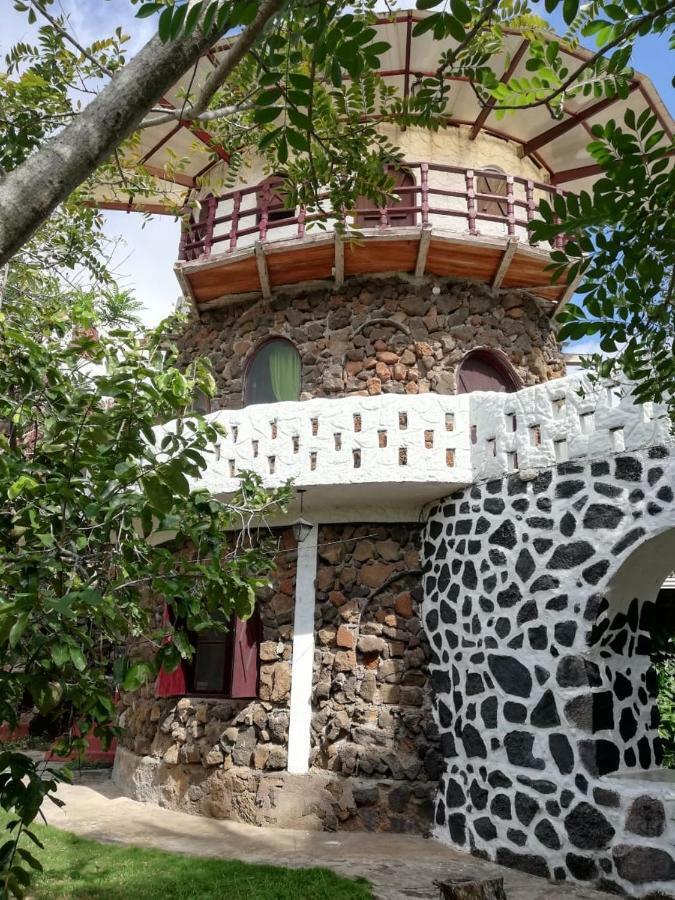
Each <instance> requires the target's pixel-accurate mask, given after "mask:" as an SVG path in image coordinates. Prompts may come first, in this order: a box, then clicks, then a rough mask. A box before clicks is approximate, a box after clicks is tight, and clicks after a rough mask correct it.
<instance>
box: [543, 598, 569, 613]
mask: <svg viewBox="0 0 675 900" xmlns="http://www.w3.org/2000/svg"><path fill="white" fill-rule="evenodd" d="M546 609H552V610H554V611H555V612H561V611H562V610H563V609H567V594H559V595H558V596H557V597H552V598H551V599H550V600H549V601H548V603H547V604H546Z"/></svg>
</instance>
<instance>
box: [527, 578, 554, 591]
mask: <svg viewBox="0 0 675 900" xmlns="http://www.w3.org/2000/svg"><path fill="white" fill-rule="evenodd" d="M559 584H560V582H559V581H558V579H557V578H554V577H553V575H540V576H539V577H538V578H535V580H534V581H533V582H532V584H531V585H530V593H531V594H536V593H537V591H553V590H555V589H556V588H557V587H558V585H559Z"/></svg>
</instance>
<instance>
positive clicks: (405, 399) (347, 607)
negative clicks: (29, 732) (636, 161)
mask: <svg viewBox="0 0 675 900" xmlns="http://www.w3.org/2000/svg"><path fill="white" fill-rule="evenodd" d="M416 15H418V14H417V13H416V14H414V15H413V14H404V15H401V16H400V17H399V18H398V19H397V20H396V21H391V20H387V21H383V22H381V23H379V26H378V27H379V28H380V29H381V30H382V34H383V39H385V40H387V41H388V42H389V44H390V45H391V50H390V51H388V53H387V55H386V70H385V71H383V73H382V75H383V77H384V78H385V79H386V80H388V81H389V82H391V83H392V84H396V85H398V86H399V87H401V89H402V90H403V91H404V92H407V91H408V90H410V88H411V85H412V84H413V83H414V80H415V78H416V77H417V75H418V73H420V72H421V73H424V72H425V71H427V70H429V69H432V68H433V65H434V62H435V54H437V52H438V51H437V48H434V47H433V46H432V43H431V41H430V39H427V37H420V38H413V37H412V23H413V21H414V16H416ZM509 41H510V47H509V60H508V62H507V63H506V64H505V68H507V69H508V71H509V72H510V74H511V75H513V74H517V72H518V71H519V70H520V68H522V67H524V66H525V64H526V60H527V52H528V50H527V41H525V40H524V39H523V38H522V36H520V35H518V34H513V35H511V37H510V38H509ZM570 53H572V51H570ZM574 53H576V54H583V51H581V50H579V51H574ZM204 65H205V66H207V65H208V62H205V63H204ZM177 96H178V94H177ZM610 105H613V106H614V108H613V109H612V110H611V111H610V110H608V109H607V107H608V106H610ZM625 106H630V107H632V108H633V109H635V110H636V112H638V113H639V112H640V111H641V110H642V109H644V108H647V107H648V106H651V107H652V108H653V109H654V111H655V112H656V114H657V115H658V116H659V117H661V119H662V120H663V122H664V125H665V127H666V128H670V127H671V126H672V121H671V119H670V117H669V115H668V113H667V111H666V110H665V109H664V107H663V104H662V103H661V101H660V100H659V98H658V97H657V95H656V94H655V91H654V89H653V87H652V86H651V84H650V83H649V82H648V80H647V79H645V78H643V77H642V76H639V75H636V76H635V83H634V89H633V90H632V92H631V94H630V97H629V99H628V100H625V101H622V100H619V99H616V100H615V101H614V102H613V104H610V103H609V102H608V101H602V102H598V101H594V100H590V101H589V100H583V99H578V100H576V101H574V104H573V108H569V109H568V110H567V111H566V113H565V116H564V117H563V119H562V120H561V121H559V122H552V121H551V119H550V117H549V115H548V113H547V112H546V110H544V109H542V110H534V111H529V112H528V113H527V114H526V115H525V114H517V115H514V116H513V117H511V118H507V119H503V120H500V121H499V122H496V121H493V120H492V118H491V116H490V113H489V109H487V110H483V111H481V110H480V109H479V108H478V107H477V105H476V103H475V98H474V96H473V93H472V91H471V86H470V85H468V84H465V83H462V82H458V83H457V84H456V85H453V96H452V116H451V117H450V118H449V120H448V123H447V127H446V128H444V129H442V130H441V131H439V132H436V133H428V132H425V131H422V130H419V129H416V128H407V129H406V130H400V131H394V130H392V132H391V138H392V141H393V142H394V143H395V144H397V145H398V146H400V147H401V148H402V151H403V154H404V160H405V161H404V164H403V165H402V166H401V167H400V168H399V169H398V170H397V171H396V172H394V173H393V174H394V175H395V177H396V180H397V183H398V189H397V190H398V198H399V199H398V202H397V203H394V204H392V205H391V206H390V207H389V208H386V209H381V210H377V209H373V208H372V206H371V205H369V204H368V203H366V202H363V203H362V204H360V205H359V206H358V208H357V210H356V212H355V214H354V217H353V220H352V221H351V222H350V223H348V224H351V225H354V226H355V227H358V228H359V230H360V231H361V232H362V236H361V237H360V238H359V239H358V241H352V240H350V239H349V238H348V237H347V238H345V237H343V236H341V235H340V234H338V233H337V232H335V231H334V230H332V229H331V228H328V230H326V231H318V230H313V229H312V228H311V227H310V223H309V222H307V221H306V219H305V215H304V211H303V210H302V209H289V208H286V207H285V205H284V200H283V196H282V194H281V193H280V190H279V183H280V178H281V175H282V173H269V172H265V171H264V170H263V168H262V165H261V163H260V161H259V160H256V159H254V158H252V159H250V160H248V165H247V166H246V167H244V168H243V169H242V172H241V180H240V181H239V183H237V184H235V185H234V187H233V188H232V189H231V190H228V191H226V192H224V193H223V194H222V195H219V196H211V195H205V196H202V197H201V203H202V206H201V209H202V212H201V214H200V216H199V217H198V218H197V219H193V221H191V222H190V223H189V225H188V227H187V228H186V229H185V231H184V233H183V237H182V241H181V249H180V260H179V261H178V262H177V264H176V272H177V275H178V278H179V281H180V283H181V285H182V287H183V291H184V294H185V297H186V299H187V301H188V302H189V304H190V305H191V307H192V311H193V315H192V317H191V320H190V324H189V327H188V328H187V330H186V331H185V333H184V334H183V335H182V337H181V340H180V343H181V348H182V352H183V354H184V357H185V359H186V360H189V359H191V358H193V357H194V356H197V355H200V356H208V357H209V358H210V359H211V361H212V363H213V366H214V369H215V373H216V379H217V388H218V389H217V397H216V400H215V403H214V406H213V408H212V414H213V416H214V417H215V418H216V419H217V420H218V421H219V422H221V423H222V424H223V425H224V426H225V427H226V429H227V436H226V437H225V438H224V439H223V441H222V442H221V445H220V447H219V449H218V455H217V458H216V459H214V461H213V463H212V465H211V466H210V468H209V470H208V472H207V473H206V475H205V478H204V484H205V485H206V486H207V487H208V488H209V489H210V490H211V491H212V492H213V493H214V494H215V495H217V496H220V497H227V496H229V495H231V494H232V492H233V491H234V490H235V489H236V486H237V475H238V473H239V472H241V471H243V470H253V471H255V472H257V473H259V474H260V475H261V477H262V478H263V481H264V483H265V484H266V485H268V486H275V485H280V484H283V483H284V482H285V481H287V480H288V479H292V480H293V483H294V485H295V487H296V488H297V490H298V497H297V498H296V500H295V501H294V502H293V504H292V505H291V509H290V510H289V514H288V516H287V517H286V518H285V519H284V520H278V521H276V522H275V523H274V525H275V528H277V533H278V538H279V547H280V551H279V557H278V566H277V572H276V576H275V583H274V589H273V590H272V591H270V592H269V594H267V595H265V596H263V597H261V598H260V602H259V611H258V615H257V616H256V617H255V618H254V619H253V620H251V621H250V622H249V623H241V622H237V623H234V627H233V629H232V633H231V636H230V637H229V638H227V639H226V638H220V639H219V638H218V637H217V636H216V637H214V636H211V637H210V638H209V639H208V640H206V639H204V640H201V641H200V642H199V643H198V644H197V661H196V663H195V665H193V666H192V667H191V668H190V670H189V672H188V671H186V672H185V673H184V674H183V676H180V675H179V677H178V678H173V679H164V680H163V679H162V678H160V680H159V682H158V684H157V686H156V689H155V691H154V692H151V691H146V692H145V693H143V692H141V693H140V694H137V695H130V696H127V697H124V698H123V704H122V713H121V723H122V725H123V726H124V739H123V741H122V746H121V747H120V749H119V751H118V756H117V761H116V769H115V778H116V780H117V782H118V784H120V785H121V786H122V787H123V788H124V789H125V790H127V791H128V792H129V793H131V794H132V795H134V796H136V797H139V798H142V799H145V800H148V801H153V802H158V803H161V804H163V805H169V806H172V807H175V808H180V809H184V810H187V811H190V812H195V813H200V814H204V815H212V816H218V817H225V818H236V819H239V820H242V821H246V822H250V823H254V824H276V825H279V826H294V827H303V828H313V829H321V828H323V829H328V830H333V829H337V828H347V829H367V830H374V829H382V830H391V831H399V832H401V831H419V832H427V831H433V833H434V834H435V835H436V836H437V837H438V838H439V839H441V840H446V841H449V842H452V843H453V844H455V845H456V846H458V847H461V848H465V849H467V850H469V851H471V852H473V853H475V854H477V855H480V856H483V857H486V858H490V859H494V860H496V861H498V862H501V863H504V864H506V865H511V866H515V867H518V868H521V869H524V870H526V871H528V872H533V873H535V874H541V875H543V876H546V877H553V878H557V879H564V878H573V879H578V880H581V881H586V882H588V883H592V884H595V885H598V886H601V887H603V886H604V887H609V888H611V889H616V890H622V891H626V892H629V893H632V894H635V895H640V894H647V893H650V892H653V891H657V890H658V891H661V892H664V893H669V894H671V895H675V888H674V887H673V883H674V882H675V854H674V853H673V843H674V841H675V819H674V817H675V794H673V790H672V780H673V779H672V778H671V779H670V782H668V776H667V773H665V771H664V770H663V769H660V768H659V765H660V761H661V755H660V748H659V741H658V737H657V728H658V714H657V712H656V707H655V692H656V684H655V679H654V673H653V670H652V669H651V668H650V659H649V652H650V629H651V628H652V625H653V621H654V616H655V609H656V605H655V604H656V600H657V597H658V596H659V590H660V587H661V585H662V583H663V581H664V579H665V577H666V576H667V575H668V573H669V570H670V569H672V567H673V549H674V548H675V502H674V501H673V487H672V485H673V476H674V475H675V461H674V460H675V449H674V448H673V445H672V443H671V441H670V436H669V433H668V429H667V427H666V425H665V423H664V421H663V419H662V418H660V411H659V410H658V409H656V408H651V407H649V408H647V407H641V406H636V405H634V404H633V403H632V399H631V397H630V387H629V386H626V385H620V384H611V385H603V386H601V387H598V386H597V385H596V386H593V385H591V384H589V383H588V382H587V381H585V380H584V379H578V378H568V377H566V373H565V362H564V357H563V354H562V353H561V350H560V347H559V346H558V343H557V341H556V334H555V326H554V321H553V318H554V315H555V313H556V312H557V311H559V310H560V309H561V308H562V307H563V306H564V304H565V303H566V302H567V300H568V297H569V296H570V293H571V291H572V289H573V288H567V287H566V286H564V285H562V284H560V283H558V284H551V282H550V275H549V272H548V271H547V268H546V267H547V265H548V264H549V262H550V252H551V249H552V248H551V247H550V246H531V245H530V244H529V243H528V240H527V223H528V222H529V221H530V220H532V218H534V217H535V216H536V211H537V206H538V203H539V202H540V200H541V199H542V198H546V199H549V200H550V199H551V198H552V197H554V196H555V194H556V193H557V192H559V191H566V190H572V191H577V190H580V189H582V188H588V187H589V186H590V185H591V184H592V181H593V179H594V178H595V177H596V175H597V169H596V168H595V166H594V164H593V161H592V160H591V159H590V158H589V157H588V155H587V152H586V150H585V147H586V144H587V143H588V134H587V129H588V127H589V125H590V124H592V123H593V122H594V121H599V120H602V119H603V118H605V117H607V116H609V115H610V114H611V115H614V116H615V117H616V116H618V115H622V114H623V108H624V107H625ZM169 130H170V129H169V126H166V128H165V129H164V131H166V132H167V134H164V132H163V131H162V129H148V131H147V132H144V138H143V140H144V141H146V142H147V146H145V145H144V148H143V149H144V153H145V162H146V164H147V165H148V166H150V165H151V166H153V167H154V168H155V169H156V171H157V172H158V173H159V176H160V177H161V172H162V171H163V166H165V165H166V162H167V159H168V157H167V155H166V154H168V153H169V152H170V150H171V147H172V144H171V141H172V140H175V139H176V138H174V137H173V136H172V135H168V131H169ZM160 132H161V133H160ZM207 137H208V136H207ZM216 165H217V166H220V167H226V166H227V160H226V159H225V158H222V159H218V160H217V163H216ZM203 168H204V159H203V158H202V157H201V155H200V154H195V158H194V163H193V165H192V166H191V168H190V170H189V172H190V173H191V174H187V175H183V176H181V177H182V178H183V180H184V181H185V186H186V187H188V188H190V189H194V190H197V189H198V188H197V187H196V182H195V181H194V177H193V176H197V175H199V174H200V171H201V170H203ZM580 388H581V390H580ZM300 503H302V516H303V518H304V519H306V520H307V521H308V522H309V523H310V525H311V527H309V528H308V529H307V534H306V535H303V538H304V539H303V540H302V541H301V542H300V543H299V544H298V543H297V542H296V540H295V538H294V536H293V532H292V529H291V528H290V525H291V524H292V523H293V522H294V521H295V520H296V519H297V517H298V516H299V514H300V511H301V507H300ZM669 783H670V787H669V786H668V784H669Z"/></svg>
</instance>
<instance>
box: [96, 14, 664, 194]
mask: <svg viewBox="0 0 675 900" xmlns="http://www.w3.org/2000/svg"><path fill="white" fill-rule="evenodd" d="M425 15H427V14H426V13H424V12H418V11H414V12H413V11H408V12H402V13H399V14H397V15H396V17H394V18H383V19H380V20H378V22H377V25H378V27H379V28H380V29H381V31H382V40H384V41H386V42H387V43H389V44H390V49H389V50H387V51H386V53H384V54H383V56H382V57H381V61H382V69H381V75H382V76H383V78H385V79H386V81H387V82H388V83H390V84H392V85H394V86H396V87H397V88H398V89H399V91H400V92H401V93H402V94H404V95H407V94H408V93H409V92H410V90H411V88H412V86H413V84H414V83H415V80H416V79H417V77H418V76H419V75H422V76H425V75H431V74H433V73H434V71H435V69H436V67H437V65H438V58H439V55H440V53H441V52H443V51H445V50H449V49H451V48H452V47H453V45H455V43H456V42H455V41H454V40H453V39H452V38H448V39H447V40H445V41H442V42H439V41H436V40H434V38H433V36H432V34H431V33H430V32H426V33H424V34H422V35H419V36H417V37H414V36H413V33H412V32H413V26H414V23H415V22H417V21H419V20H420V19H422V18H424V16H425ZM227 47H228V43H227V41H225V42H223V43H221V44H220V45H218V46H216V47H214V49H213V50H211V51H209V53H208V54H206V55H205V56H204V57H202V59H201V60H200V62H199V64H198V66H197V68H196V71H195V72H194V73H193V72H192V71H191V72H190V73H189V74H188V75H186V76H185V77H184V78H183V79H181V81H179V82H178V83H177V84H176V85H175V86H174V87H173V89H172V90H171V91H169V92H168V94H167V95H166V97H165V98H164V100H163V102H162V105H163V106H165V107H166V108H167V109H180V108H181V105H182V104H183V102H184V100H183V98H184V96H185V94H186V91H187V89H188V85H189V83H190V81H192V89H193V90H195V89H197V88H198V87H199V85H200V83H202V82H203V80H204V79H205V77H206V76H207V74H208V73H209V71H211V69H212V68H213V67H214V66H216V65H217V64H218V61H219V59H220V58H221V57H222V54H223V53H224V52H226V50H227ZM561 53H562V55H563V58H565V57H567V60H566V62H567V66H568V68H569V69H570V70H573V69H574V68H575V67H577V66H578V65H579V63H580V62H581V61H583V60H587V59H590V58H591V56H592V55H593V54H592V53H590V52H589V51H587V50H584V49H582V48H577V49H574V50H572V49H569V48H568V49H562V48H561ZM527 58H528V42H527V40H526V39H525V38H524V37H523V35H522V34H521V33H520V32H517V31H513V32H510V33H508V34H507V37H506V41H505V46H504V49H503V51H502V53H501V54H499V55H498V56H496V57H495V58H494V66H495V69H496V71H498V72H501V73H502V74H503V77H504V80H506V79H508V78H512V77H518V75H525V74H526V71H527V70H526V63H527ZM629 108H630V109H632V110H634V112H635V113H636V115H639V114H640V113H641V112H642V111H643V110H644V109H646V108H651V109H652V111H653V112H654V114H655V115H656V116H657V117H658V120H659V122H660V124H661V127H662V128H663V129H664V130H665V131H666V133H667V134H668V135H669V137H670V138H671V139H672V135H673V130H674V129H675V123H674V122H673V118H672V116H671V115H670V113H669V111H668V109H667V108H666V106H665V104H664V103H663V101H662V100H661V98H660V96H659V94H658V93H657V91H656V88H655V87H654V85H653V84H652V82H651V81H650V79H649V78H648V77H647V76H645V75H641V74H639V73H636V74H635V77H634V78H633V81H632V84H631V89H630V95H629V96H628V97H627V98H626V99H620V98H618V97H613V98H603V99H600V100H598V99H597V98H591V99H588V98H586V97H575V98H573V99H571V100H568V101H567V103H566V104H565V113H564V116H563V118H562V119H561V120H555V119H553V118H552V117H551V115H550V113H549V111H548V110H547V108H546V107H545V106H541V107H536V108H533V109H523V110H518V111H516V112H513V113H509V114H507V115H506V116H504V118H501V119H497V117H496V115H495V114H494V113H493V112H491V111H490V109H489V108H482V107H481V105H480V104H479V102H478V100H477V98H476V95H475V93H474V91H473V89H472V87H471V85H470V84H469V82H468V79H466V78H464V77H459V78H455V79H454V83H453V85H452V88H451V90H450V92H449V97H448V107H447V113H448V125H451V126H458V125H463V126H468V127H470V129H471V130H470V132H469V134H470V137H471V139H474V140H475V139H476V137H477V136H478V135H479V134H480V133H481V132H484V133H488V134H492V135H495V136H497V137H500V138H503V139H506V140H509V141H513V142H514V143H515V144H517V145H519V147H520V152H521V153H522V154H523V155H524V156H529V157H531V158H532V159H533V160H534V161H535V162H536V163H537V164H538V165H539V166H540V168H541V169H542V170H543V172H546V173H547V174H548V179H549V180H550V181H551V183H552V184H556V185H561V186H564V187H565V188H566V189H568V190H572V191H575V192H576V191H580V190H582V189H585V190H589V189H590V188H591V187H592V184H593V181H594V180H595V178H596V177H597V175H598V167H597V165H596V164H595V162H594V160H593V158H592V157H591V156H590V154H589V153H588V151H587V149H586V147H587V145H588V143H589V142H590V131H591V127H592V125H594V124H596V123H604V122H607V121H608V120H609V119H612V118H614V119H617V120H619V119H623V115H624V113H625V111H626V109H629ZM151 115H155V116H156V113H155V114H151ZM207 127H208V126H207ZM184 158H187V159H188V160H189V162H188V163H187V165H186V166H184V167H181V168H180V170H179V171H178V170H177V168H176V160H177V159H184ZM135 160H136V161H137V162H139V163H142V164H143V165H144V166H145V168H146V171H148V173H149V174H150V175H152V176H153V177H154V178H155V179H156V183H157V195H156V196H154V197H149V198H146V197H144V198H142V199H141V198H138V202H135V201H134V199H133V198H129V197H128V196H111V195H110V191H109V189H103V188H101V189H100V190H99V191H98V197H99V199H100V205H101V206H102V207H104V208H109V209H110V208H113V209H138V210H141V211H149V212H169V210H168V209H167V207H166V205H165V203H166V199H168V198H170V199H171V200H173V201H174V202H175V203H177V204H178V205H180V203H181V202H182V201H183V199H184V198H185V196H186V189H187V191H190V190H192V189H194V188H197V187H198V179H199V178H200V177H202V176H204V175H205V174H206V173H207V172H208V171H209V170H210V169H212V168H213V167H215V166H217V165H218V163H220V162H221V161H225V162H227V160H228V154H227V152H226V151H225V150H224V149H223V148H222V147H219V146H218V145H217V144H216V143H215V142H214V140H213V139H212V137H211V135H210V134H209V132H208V131H207V130H206V128H204V127H201V126H200V125H198V124H196V123H190V122H186V121H183V122H175V123H165V124H164V125H157V126H154V127H151V128H147V129H145V130H143V131H142V132H141V133H140V142H139V144H138V147H137V148H136V151H135Z"/></svg>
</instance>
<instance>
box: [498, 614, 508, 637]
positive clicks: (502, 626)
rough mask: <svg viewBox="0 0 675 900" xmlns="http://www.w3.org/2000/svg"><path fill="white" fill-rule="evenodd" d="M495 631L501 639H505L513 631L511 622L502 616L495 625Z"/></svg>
mask: <svg viewBox="0 0 675 900" xmlns="http://www.w3.org/2000/svg"><path fill="white" fill-rule="evenodd" d="M495 631H496V633H497V634H498V635H499V637H500V638H505V637H506V636H507V635H508V634H509V632H510V631H511V622H510V620H509V619H507V618H505V617H504V616H500V618H499V619H497V622H496V624H495Z"/></svg>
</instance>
